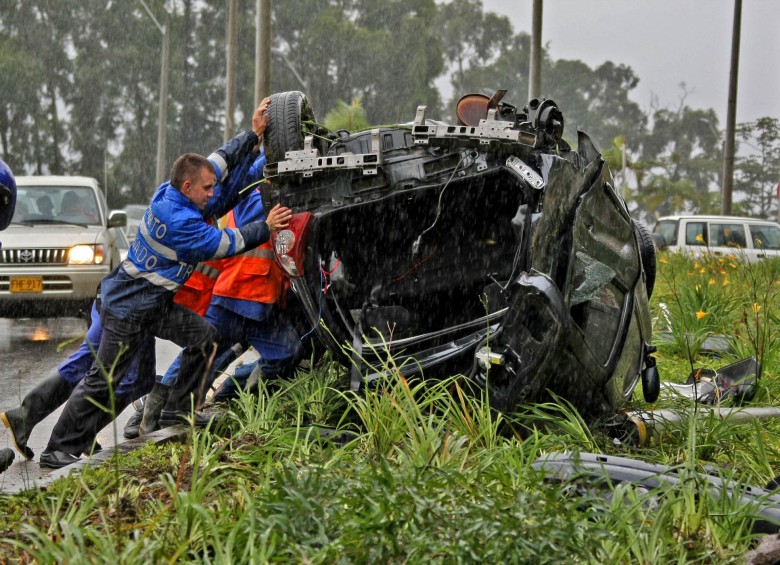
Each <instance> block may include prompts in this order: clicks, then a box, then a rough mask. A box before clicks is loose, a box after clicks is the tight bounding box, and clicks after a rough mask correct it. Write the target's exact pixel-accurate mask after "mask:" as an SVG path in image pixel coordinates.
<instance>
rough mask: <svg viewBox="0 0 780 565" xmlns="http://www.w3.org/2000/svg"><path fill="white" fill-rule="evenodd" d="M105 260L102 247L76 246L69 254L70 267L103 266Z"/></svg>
mask: <svg viewBox="0 0 780 565" xmlns="http://www.w3.org/2000/svg"><path fill="white" fill-rule="evenodd" d="M104 260H105V254H104V252H103V246H102V245H74V246H73V247H71V248H70V252H69V253H68V264H69V265H102V264H103V261H104Z"/></svg>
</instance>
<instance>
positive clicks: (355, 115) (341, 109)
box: [325, 98, 370, 132]
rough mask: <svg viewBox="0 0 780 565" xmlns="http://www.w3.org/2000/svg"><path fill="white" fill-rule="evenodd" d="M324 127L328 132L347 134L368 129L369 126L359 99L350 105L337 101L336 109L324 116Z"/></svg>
mask: <svg viewBox="0 0 780 565" xmlns="http://www.w3.org/2000/svg"><path fill="white" fill-rule="evenodd" d="M325 127H326V128H328V129H329V130H330V131H339V130H347V131H349V132H355V131H362V130H366V129H368V128H369V127H370V124H369V123H368V120H367V119H366V111H365V110H364V109H363V105H362V104H361V103H360V98H355V99H354V100H353V101H352V103H351V104H347V103H346V102H344V101H343V100H338V101H337V102H336V107H335V108H333V109H332V110H331V111H330V112H328V114H327V115H326V116H325Z"/></svg>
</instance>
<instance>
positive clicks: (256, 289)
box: [214, 210, 284, 304]
mask: <svg viewBox="0 0 780 565" xmlns="http://www.w3.org/2000/svg"><path fill="white" fill-rule="evenodd" d="M227 227H229V228H235V227H236V218H235V216H234V214H233V211H232V210H231V211H230V212H229V213H228V216H227ZM283 288H284V275H283V274H282V271H281V269H280V268H279V265H277V264H276V261H275V259H274V252H273V243H272V241H271V240H270V239H269V240H268V241H266V242H265V243H263V244H262V245H260V246H259V247H256V248H255V249H250V250H249V251H245V252H243V253H241V254H239V255H234V256H233V257H228V258H226V259H223V260H222V271H221V272H220V274H219V279H218V280H217V284H216V286H214V294H215V295H217V296H224V297H227V298H240V299H242V300H251V301H252V302H262V303H263V304H274V303H276V302H277V301H278V300H279V298H280V297H281V295H282V290H283Z"/></svg>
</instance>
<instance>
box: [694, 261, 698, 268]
mask: <svg viewBox="0 0 780 565" xmlns="http://www.w3.org/2000/svg"><path fill="white" fill-rule="evenodd" d="M693 268H694V269H698V268H699V262H698V261H696V262H695V263H694V264H693Z"/></svg>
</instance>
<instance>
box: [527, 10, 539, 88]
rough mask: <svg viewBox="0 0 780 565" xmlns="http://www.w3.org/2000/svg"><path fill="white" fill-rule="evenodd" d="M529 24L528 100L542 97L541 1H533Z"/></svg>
mask: <svg viewBox="0 0 780 565" xmlns="http://www.w3.org/2000/svg"><path fill="white" fill-rule="evenodd" d="M531 18H532V24H531V58H530V66H529V70H528V100H533V99H534V98H539V97H540V96H541V95H542V0H534V7H533V15H532V16H531Z"/></svg>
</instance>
